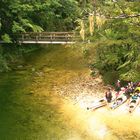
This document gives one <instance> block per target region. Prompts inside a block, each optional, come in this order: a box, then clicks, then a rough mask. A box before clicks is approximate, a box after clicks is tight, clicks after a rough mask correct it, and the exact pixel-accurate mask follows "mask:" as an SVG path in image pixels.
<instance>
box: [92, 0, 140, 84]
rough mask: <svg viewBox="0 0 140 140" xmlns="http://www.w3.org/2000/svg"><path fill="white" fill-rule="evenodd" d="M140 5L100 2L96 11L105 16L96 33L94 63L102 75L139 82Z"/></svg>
mask: <svg viewBox="0 0 140 140" xmlns="http://www.w3.org/2000/svg"><path fill="white" fill-rule="evenodd" d="M139 7H140V2H138V1H135V2H130V1H125V0H122V1H116V2H111V1H110V2H109V1H108V2H106V3H102V4H101V5H100V6H99V7H98V12H99V13H100V14H103V15H104V16H105V17H106V22H105V24H104V25H103V26H102V27H101V28H100V29H99V28H98V29H97V30H96V32H95V36H94V37H92V38H91V39H93V40H94V41H96V50H97V53H96V60H95V63H94V65H95V66H96V67H97V68H98V69H99V70H100V72H101V73H102V74H104V73H106V72H108V71H116V72H117V73H118V75H119V78H120V79H122V80H128V81H129V80H132V81H136V80H139V78H140V74H139V70H140V55H139V53H140V40H139V38H140V24H139V23H140V16H139V13H140V8H139Z"/></svg>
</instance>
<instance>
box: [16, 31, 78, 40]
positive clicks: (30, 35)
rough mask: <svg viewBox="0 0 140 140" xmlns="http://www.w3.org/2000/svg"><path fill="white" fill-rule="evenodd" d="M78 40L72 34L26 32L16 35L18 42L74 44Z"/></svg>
mask: <svg viewBox="0 0 140 140" xmlns="http://www.w3.org/2000/svg"><path fill="white" fill-rule="evenodd" d="M79 39H80V37H79V36H76V34H75V33H73V32H41V33H39V32H37V33H36V32H27V33H22V34H18V41H20V42H24V41H52V42H53V41H57V42H59V41H60V42H61V41H62V42H72V41H73V42H75V41H78V40H79Z"/></svg>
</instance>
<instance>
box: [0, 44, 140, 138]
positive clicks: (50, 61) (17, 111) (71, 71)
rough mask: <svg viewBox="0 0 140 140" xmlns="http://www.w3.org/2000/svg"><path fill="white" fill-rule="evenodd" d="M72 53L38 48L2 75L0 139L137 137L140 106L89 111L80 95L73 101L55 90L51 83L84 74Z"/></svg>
mask: <svg viewBox="0 0 140 140" xmlns="http://www.w3.org/2000/svg"><path fill="white" fill-rule="evenodd" d="M51 47H52V46H51ZM74 54H75V50H74V51H73V49H70V48H64V46H60V47H59V46H57V47H53V48H47V49H42V50H41V51H38V52H36V53H34V54H31V55H29V56H27V57H26V59H25V60H26V61H27V62H26V63H27V68H25V69H24V70H20V71H19V70H18V71H15V72H10V73H7V74H1V75H0V140H11V139H13V140H19V139H20V140H26V139H27V140H132V139H133V140H139V139H140V127H139V126H140V113H139V110H140V108H138V109H137V110H136V111H135V112H134V113H133V114H129V113H128V112H127V109H126V108H127V105H126V104H124V105H123V106H121V107H120V108H118V109H116V110H113V111H112V110H110V109H109V108H108V107H103V108H100V109H98V110H96V111H88V110H86V109H85V107H84V106H85V103H84V102H83V101H82V98H78V97H77V98H78V99H79V102H78V103H77V104H73V102H71V101H69V100H62V99H61V98H60V97H59V96H57V95H56V94H54V91H53V89H54V87H55V86H60V85H64V84H65V83H66V82H67V81H69V79H72V78H75V77H76V76H77V77H78V76H79V75H83V74H85V71H86V70H87V68H86V67H85V64H84V62H82V61H81V56H78V53H77V52H76V54H75V55H74ZM79 58H80V61H79V63H78V64H77V62H78V59H79ZM25 67H26V66H25ZM77 73H78V74H77ZM74 84H75V83H74ZM73 86H75V85H73ZM58 92H59V91H58ZM79 92H83V91H79ZM85 98H86V97H85ZM88 98H89V97H88Z"/></svg>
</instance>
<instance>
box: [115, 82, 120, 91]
mask: <svg viewBox="0 0 140 140" xmlns="http://www.w3.org/2000/svg"><path fill="white" fill-rule="evenodd" d="M115 86H116V89H115V90H116V91H117V92H119V91H120V89H121V84H120V80H117V82H116V84H115Z"/></svg>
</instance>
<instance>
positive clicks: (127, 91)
mask: <svg viewBox="0 0 140 140" xmlns="http://www.w3.org/2000/svg"><path fill="white" fill-rule="evenodd" d="M115 87H116V88H115V93H116V94H115V96H116V98H117V97H118V96H119V95H120V94H122V93H123V94H124V95H125V96H126V97H127V99H129V98H130V97H131V96H135V97H136V96H139V97H140V82H135V83H134V82H128V84H127V85H126V86H125V87H122V86H121V82H120V80H117V82H116V84H115ZM112 97H113V94H112V89H111V88H110V87H109V88H108V90H107V91H106V92H105V98H106V100H107V102H108V103H110V102H111V101H112Z"/></svg>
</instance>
